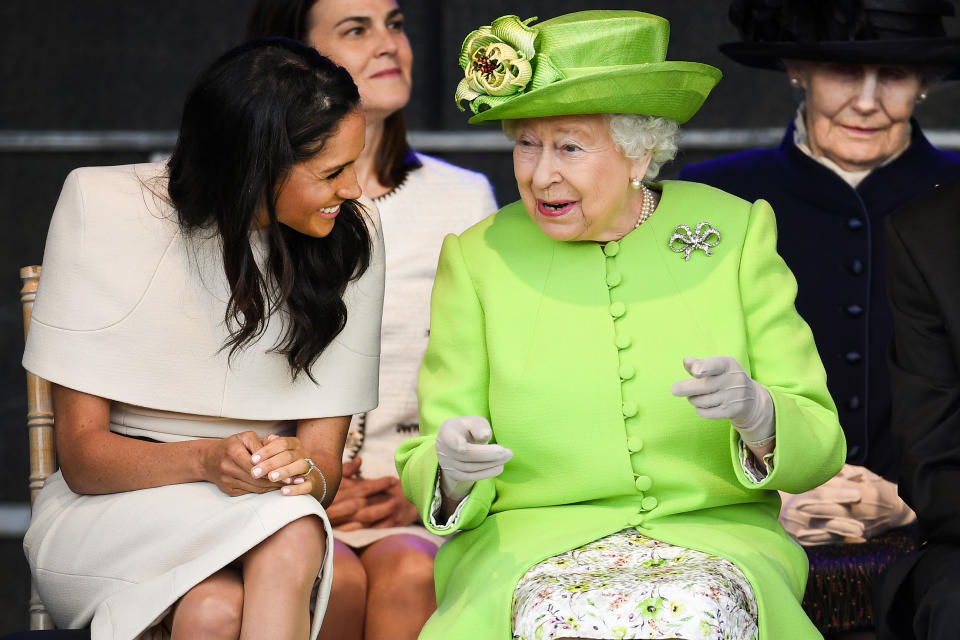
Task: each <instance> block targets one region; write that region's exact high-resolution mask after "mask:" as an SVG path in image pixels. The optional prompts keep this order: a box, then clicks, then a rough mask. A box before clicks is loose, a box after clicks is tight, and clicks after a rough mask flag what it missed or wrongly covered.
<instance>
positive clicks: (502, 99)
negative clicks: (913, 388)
mask: <svg viewBox="0 0 960 640" xmlns="http://www.w3.org/2000/svg"><path fill="white" fill-rule="evenodd" d="M668 31H669V27H668V24H667V22H666V21H665V20H663V19H662V18H659V17H657V16H653V15H649V14H645V13H639V12H632V11H589V12H582V13H574V14H570V15H566V16H561V17H559V18H555V19H552V20H547V21H545V22H542V23H540V24H535V23H533V22H532V21H531V20H527V21H520V20H519V19H517V18H516V17H515V16H506V17H503V18H499V19H497V20H495V21H494V22H493V23H492V24H491V25H490V26H489V27H484V28H482V29H480V30H478V31H475V32H474V33H472V34H470V35H469V36H468V37H467V39H466V41H465V42H464V48H463V52H462V54H461V58H460V61H461V65H462V66H463V67H464V70H465V78H464V81H463V82H462V83H461V85H460V87H459V88H458V90H457V99H458V102H459V101H461V100H465V101H468V102H469V106H470V107H471V109H472V110H473V112H474V114H475V115H474V116H473V118H472V119H471V122H496V121H500V122H502V123H503V126H504V129H505V131H507V133H508V135H510V136H511V137H512V138H513V139H514V140H515V147H514V170H515V173H516V178H517V185H518V187H519V191H520V196H521V199H520V201H519V202H515V203H513V204H511V205H508V206H506V207H504V208H503V209H501V210H500V211H499V212H498V213H497V214H495V215H494V216H491V217H490V218H487V219H486V220H484V221H483V222H480V223H479V224H477V225H475V226H473V227H471V228H470V229H468V230H467V231H466V232H464V233H463V234H461V235H460V236H448V237H447V239H446V241H445V243H444V246H443V250H442V253H441V257H440V265H439V270H438V274H437V280H436V284H435V286H434V292H433V300H432V311H431V313H432V321H431V334H430V343H429V347H428V350H427V354H426V357H425V359H424V363H423V367H422V369H421V373H420V389H419V393H420V412H421V436H420V437H419V438H416V439H413V440H409V441H407V442H406V443H404V444H403V445H402V446H401V448H400V449H399V451H398V453H397V466H398V468H399V469H400V473H401V479H402V481H403V485H404V489H405V491H406V494H407V496H408V497H409V498H410V500H411V501H413V502H414V503H415V504H416V505H417V506H418V508H419V510H420V514H421V517H422V518H423V521H424V522H425V523H426V525H427V527H428V528H429V529H430V530H431V531H434V532H436V533H438V534H441V535H449V534H452V533H455V532H457V535H456V536H453V537H451V538H450V539H449V541H448V542H447V543H446V544H445V545H444V546H443V547H441V549H440V551H439V554H438V556H437V561H436V582H437V598H438V610H437V612H436V613H435V614H434V615H433V617H432V618H431V619H430V620H429V621H428V623H427V625H426V626H425V627H424V630H423V633H422V635H421V636H420V637H421V638H423V639H431V638H445V639H459V638H462V639H468V638H469V639H472V638H499V639H503V640H509V639H510V638H511V637H513V638H523V639H526V638H531V639H532V638H538V639H544V640H549V639H553V638H659V639H663V638H717V637H720V638H731V639H749V638H762V639H766V638H774V639H780V638H791V640H804V639H808V638H811V639H812V638H819V637H820V635H819V633H818V632H817V631H816V629H815V628H814V627H813V625H812V624H811V623H810V621H809V620H808V619H807V618H806V616H805V615H804V613H803V610H802V609H801V607H800V602H799V600H800V598H801V596H802V594H803V589H804V582H805V578H806V568H807V565H806V557H805V555H804V553H803V551H802V550H801V549H800V547H798V546H797V545H796V544H795V543H794V542H792V541H791V539H790V538H789V536H788V535H787V534H786V532H784V530H783V529H782V528H781V527H780V525H779V523H778V522H777V513H778V510H779V506H780V502H779V497H778V494H777V491H776V490H777V489H782V490H785V491H790V492H799V491H803V490H806V489H808V488H810V487H813V486H816V485H818V484H820V483H822V482H823V481H825V480H826V479H828V478H830V477H831V476H832V475H833V474H835V473H836V471H837V470H838V469H839V468H840V466H841V465H842V463H843V459H844V440H843V435H842V433H841V430H840V426H839V424H838V421H837V415H836V409H835V407H834V405H833V402H832V401H831V399H830V395H829V393H828V392H827V388H826V383H825V376H824V372H823V367H822V365H821V363H820V359H819V357H818V356H817V352H816V349H815V347H814V344H813V340H812V337H811V334H810V330H809V328H808V327H807V326H806V324H805V323H804V322H803V320H802V319H801V318H800V317H799V316H798V315H797V313H796V311H795V310H794V307H793V302H794V297H795V294H796V285H795V282H794V279H793V277H792V275H791V274H790V272H789V270H788V269H787V267H786V266H785V264H784V263H783V260H782V259H781V258H780V257H779V255H777V253H776V248H775V244H776V237H775V222H774V217H773V212H772V211H771V209H770V206H769V205H768V204H767V203H766V202H764V201H757V202H755V203H753V204H751V203H748V202H746V201H743V200H740V199H738V198H735V197H733V196H731V195H728V194H726V193H723V192H721V191H718V190H716V189H713V188H710V187H706V186H703V185H699V184H694V183H682V182H664V183H649V181H650V180H651V179H653V178H654V177H655V176H656V173H657V170H658V169H659V167H660V165H661V164H662V163H663V162H665V161H667V160H669V159H671V158H672V156H673V155H674V153H675V152H676V142H675V141H676V137H677V123H682V122H685V121H687V120H688V119H689V118H690V117H691V116H692V115H693V114H694V113H695V112H696V111H697V109H698V108H699V107H700V105H701V104H702V102H703V100H704V99H705V98H706V95H707V93H708V92H709V91H710V89H711V88H712V87H713V86H714V85H715V84H716V82H717V81H718V80H719V77H720V73H719V72H718V71H717V70H716V69H714V68H712V67H709V66H706V65H702V64H697V63H691V62H669V61H665V52H666V45H667V38H668Z"/></svg>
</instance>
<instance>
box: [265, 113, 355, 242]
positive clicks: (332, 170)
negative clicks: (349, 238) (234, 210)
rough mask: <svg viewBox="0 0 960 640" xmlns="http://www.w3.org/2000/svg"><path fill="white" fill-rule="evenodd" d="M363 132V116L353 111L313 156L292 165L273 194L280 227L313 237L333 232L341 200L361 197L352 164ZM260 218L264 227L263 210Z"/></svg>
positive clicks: (324, 235) (322, 236)
mask: <svg viewBox="0 0 960 640" xmlns="http://www.w3.org/2000/svg"><path fill="white" fill-rule="evenodd" d="M364 133H365V127H364V119H363V114H362V113H361V112H360V111H354V112H353V113H350V114H348V115H347V116H346V117H344V119H343V120H341V121H340V126H339V127H338V128H337V130H336V132H335V133H334V134H333V135H332V136H330V138H328V139H327V141H326V144H325V145H324V147H323V149H322V150H321V151H320V152H319V153H318V154H317V155H315V156H313V157H312V158H310V159H309V160H306V161H304V162H301V163H299V164H295V165H293V168H292V169H290V173H289V174H288V176H287V179H286V180H285V181H284V182H283V184H281V185H280V189H279V191H278V193H277V202H276V208H277V220H278V221H279V222H280V223H281V224H285V225H287V226H288V227H290V228H291V229H293V230H294V231H298V232H300V233H302V234H304V235H308V236H312V237H314V238H324V237H326V236H327V235H329V234H330V232H331V231H333V225H334V223H335V222H336V219H337V214H339V213H340V205H341V204H342V203H343V201H344V200H352V199H354V198H359V197H360V194H361V191H360V185H359V184H358V183H357V174H356V171H355V170H354V166H353V163H354V161H355V160H356V159H357V156H359V155H360V151H361V150H362V149H363V141H364ZM260 219H261V224H264V222H265V220H266V211H264V212H262V213H261V216H260Z"/></svg>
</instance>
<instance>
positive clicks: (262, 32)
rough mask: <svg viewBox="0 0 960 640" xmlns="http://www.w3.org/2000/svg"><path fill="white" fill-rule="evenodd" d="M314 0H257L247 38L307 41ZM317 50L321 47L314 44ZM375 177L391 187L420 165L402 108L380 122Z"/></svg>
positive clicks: (321, 49) (248, 24) (307, 42)
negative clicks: (412, 147) (381, 129)
mask: <svg viewBox="0 0 960 640" xmlns="http://www.w3.org/2000/svg"><path fill="white" fill-rule="evenodd" d="M314 4H316V0H257V1H256V2H255V3H254V5H253V10H252V11H251V12H250V17H249V19H248V21H247V37H248V38H263V37H268V36H282V37H284V38H291V39H293V40H299V41H300V42H304V43H306V44H311V43H310V42H309V41H308V39H309V32H310V20H309V15H308V14H309V13H310V9H312V8H313V5H314ZM318 48H319V49H320V51H321V53H322V52H323V46H322V45H318ZM373 164H374V169H375V170H376V172H377V180H378V181H379V182H380V184H382V185H383V186H384V187H387V188H388V189H393V188H394V187H397V186H399V185H400V184H402V183H403V181H404V180H406V178H407V174H408V173H410V172H411V171H413V170H414V169H417V168H419V167H421V166H423V165H422V164H421V163H420V160H418V159H417V156H416V154H415V153H414V152H413V150H412V149H411V148H410V146H409V145H408V144H407V123H406V120H405V119H404V117H403V109H398V110H396V111H394V112H393V113H391V114H390V115H389V116H387V118H386V120H384V122H383V137H382V138H381V139H380V146H379V148H377V149H376V153H375V155H374V160H373Z"/></svg>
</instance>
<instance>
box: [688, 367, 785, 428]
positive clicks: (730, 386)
mask: <svg viewBox="0 0 960 640" xmlns="http://www.w3.org/2000/svg"><path fill="white" fill-rule="evenodd" d="M683 368H684V369H686V370H687V373H689V374H690V375H691V376H693V378H692V379H690V380H682V381H680V382H678V383H676V384H674V385H673V387H671V389H670V392H671V393H672V394H673V395H675V396H679V397H685V398H687V400H689V401H690V404H692V405H693V406H694V407H696V409H697V415H698V416H700V417H701V418H707V419H711V420H720V419H724V418H726V419H728V420H730V424H731V425H732V426H733V428H734V429H736V430H737V431H738V432H739V433H740V437H741V438H742V439H743V441H744V443H746V444H747V446H762V445H764V444H766V443H767V441H768V440H769V439H770V438H771V437H772V436H773V435H774V433H776V421H775V419H774V410H773V399H772V398H771V397H770V392H769V391H767V390H766V388H765V387H764V386H763V385H762V384H760V383H758V382H756V381H755V380H754V379H753V378H751V377H750V376H749V375H747V372H746V371H744V370H743V367H742V366H740V363H739V362H737V360H736V358H731V357H730V356H716V357H713V358H704V359H703V360H698V359H697V358H684V359H683Z"/></svg>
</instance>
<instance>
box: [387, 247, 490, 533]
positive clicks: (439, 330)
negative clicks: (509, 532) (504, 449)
mask: <svg viewBox="0 0 960 640" xmlns="http://www.w3.org/2000/svg"><path fill="white" fill-rule="evenodd" d="M489 381H490V373H489V367H488V364H487V347H486V339H485V337H484V317H483V307H482V306H481V304H480V300H479V298H478V296H477V291H476V288H475V287H474V283H473V280H472V279H471V277H470V273H469V271H468V269H467V264H466V261H465V259H464V256H463V251H462V247H461V242H460V239H459V238H457V237H456V236H454V235H449V236H447V237H446V238H445V239H444V241H443V248H442V249H441V251H440V264H439V266H438V267H437V277H436V280H435V282H434V285H433V295H432V297H431V301H430V341H429V343H428V345H427V352H426V354H425V355H424V359H423V365H422V366H421V367H420V378H419V381H418V393H417V395H418V398H419V404H420V436H419V437H417V438H412V439H410V440H407V441H406V442H404V443H403V444H401V445H400V448H399V449H397V456H396V463H397V471H398V472H399V474H400V479H401V482H402V483H403V490H404V493H405V494H406V496H407V498H408V499H409V500H410V501H411V502H413V503H414V504H415V505H416V506H417V510H418V512H419V513H420V517H421V519H422V520H423V522H424V523H425V524H426V526H427V529H429V530H430V531H432V532H433V533H436V534H438V535H444V534H450V533H453V532H454V531H456V530H457V529H472V528H475V527H477V526H479V525H480V524H481V523H482V522H483V520H484V518H486V516H487V513H488V512H489V511H490V505H491V504H492V503H493V500H494V498H495V495H496V491H495V489H494V482H495V481H494V479H492V478H491V479H487V480H482V481H480V482H478V483H477V484H475V485H474V487H473V490H472V491H471V492H470V495H469V496H468V498H467V502H466V504H465V505H464V506H463V509H462V510H461V512H460V518H459V520H458V522H457V524H456V526H455V527H450V528H448V529H443V530H437V529H436V528H435V527H432V526H431V525H430V506H431V504H432V502H433V498H434V487H435V485H436V479H437V451H436V447H435V445H434V443H435V440H436V435H437V430H438V429H439V428H440V425H441V424H442V423H443V421H444V420H446V419H447V418H454V417H458V416H482V417H484V418H486V419H487V420H489V419H490V410H489V406H488V395H489ZM494 433H496V427H495V426H494ZM495 439H496V436H494V440H495Z"/></svg>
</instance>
